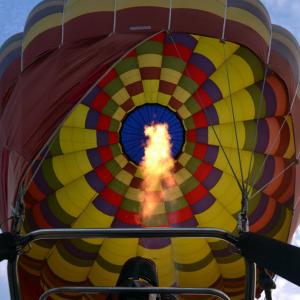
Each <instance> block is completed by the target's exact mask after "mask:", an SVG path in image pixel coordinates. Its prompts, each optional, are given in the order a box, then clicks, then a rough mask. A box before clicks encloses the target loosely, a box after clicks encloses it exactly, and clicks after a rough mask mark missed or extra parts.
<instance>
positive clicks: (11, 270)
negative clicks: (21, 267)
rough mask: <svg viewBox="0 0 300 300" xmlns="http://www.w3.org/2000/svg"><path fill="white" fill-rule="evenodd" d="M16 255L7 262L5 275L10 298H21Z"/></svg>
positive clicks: (14, 299) (18, 299) (13, 299)
mask: <svg viewBox="0 0 300 300" xmlns="http://www.w3.org/2000/svg"><path fill="white" fill-rule="evenodd" d="M17 263H18V256H17V257H16V258H14V259H11V260H8V262H7V277H8V284H9V292H10V298H11V300H21V296H20V289H19V278H18V271H17Z"/></svg>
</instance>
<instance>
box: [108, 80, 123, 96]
mask: <svg viewBox="0 0 300 300" xmlns="http://www.w3.org/2000/svg"><path fill="white" fill-rule="evenodd" d="M122 88H123V83H122V81H121V80H120V78H116V79H114V80H112V81H111V82H110V83H108V84H107V85H106V86H105V87H104V88H103V90H104V91H105V93H106V94H107V95H109V96H113V95H114V94H116V93H117V92H118V91H119V90H120V89H122Z"/></svg>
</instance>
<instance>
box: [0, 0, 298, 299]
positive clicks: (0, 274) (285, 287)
mask: <svg viewBox="0 0 300 300" xmlns="http://www.w3.org/2000/svg"><path fill="white" fill-rule="evenodd" d="M99 1H101V0H99ZM39 2H40V0H0V45H1V44H2V43H3V42H4V41H5V40H6V39H7V38H8V37H10V36H11V35H13V34H14V33H17V32H20V31H22V29H23V26H24V24H25V21H26V17H27V15H28V14H29V12H30V10H31V9H32V8H33V7H34V6H35V5H36V4H37V3H39ZM262 2H263V3H264V4H265V6H266V8H267V9H268V11H269V13H270V15H271V19H272V23H274V24H279V25H281V26H283V27H285V28H287V29H288V30H290V31H291V32H292V33H293V34H294V35H295V37H296V38H297V39H298V41H299V42H300V21H299V17H300V0H262ZM293 244H294V245H296V246H298V247H300V229H299V230H298V231H297V232H296V233H295V235H294V238H293ZM276 285H277V289H276V290H275V292H273V299H274V300H300V287H297V286H295V285H293V284H290V283H289V282H287V281H285V280H284V279H282V278H277V279H276ZM0 299H2V300H6V299H9V293H8V288H7V277H6V262H1V263H0ZM261 299H264V298H263V297H262V298H261Z"/></svg>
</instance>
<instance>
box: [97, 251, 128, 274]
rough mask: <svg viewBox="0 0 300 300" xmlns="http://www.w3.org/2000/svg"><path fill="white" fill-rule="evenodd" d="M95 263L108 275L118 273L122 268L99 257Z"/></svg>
mask: <svg viewBox="0 0 300 300" xmlns="http://www.w3.org/2000/svg"><path fill="white" fill-rule="evenodd" d="M96 261H97V263H98V264H99V266H100V267H102V268H103V269H104V270H106V271H108V272H110V273H117V274H118V273H120V272H121V269H122V266H119V265H116V264H113V263H111V262H109V261H107V260H105V259H104V258H103V257H102V256H101V255H99V256H98V257H97V260H96Z"/></svg>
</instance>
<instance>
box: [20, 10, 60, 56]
mask: <svg viewBox="0 0 300 300" xmlns="http://www.w3.org/2000/svg"><path fill="white" fill-rule="evenodd" d="M61 22H62V13H56V14H53V15H50V16H47V17H45V18H43V19H41V20H40V21H38V22H37V23H35V24H34V25H33V26H32V27H31V28H30V29H29V30H28V32H27V33H26V35H25V36H24V37H23V44H22V48H23V49H22V50H23V51H24V50H25V49H26V48H27V46H28V44H29V43H30V42H31V41H32V40H33V39H34V38H36V37H37V36H38V35H39V34H41V33H43V32H45V31H47V30H49V29H51V28H54V27H58V26H61ZM59 42H60V41H59Z"/></svg>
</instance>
